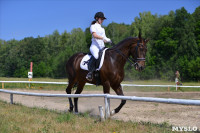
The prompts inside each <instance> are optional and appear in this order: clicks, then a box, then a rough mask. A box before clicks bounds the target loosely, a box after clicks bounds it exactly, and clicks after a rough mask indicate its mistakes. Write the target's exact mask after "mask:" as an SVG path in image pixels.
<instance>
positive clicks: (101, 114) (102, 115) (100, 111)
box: [99, 105, 105, 121]
mask: <svg viewBox="0 0 200 133" xmlns="http://www.w3.org/2000/svg"><path fill="white" fill-rule="evenodd" d="M99 113H100V118H101V121H105V118H104V113H103V107H102V106H101V105H99Z"/></svg>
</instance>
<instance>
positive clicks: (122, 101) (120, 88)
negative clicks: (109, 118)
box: [111, 85, 126, 115]
mask: <svg viewBox="0 0 200 133" xmlns="http://www.w3.org/2000/svg"><path fill="white" fill-rule="evenodd" d="M113 90H114V91H115V92H116V94H117V95H121V96H123V95H124V94H123V91H122V86H121V85H119V86H118V87H115V88H113ZM124 104H126V100H121V103H120V105H119V106H118V107H117V108H116V109H114V110H113V111H112V112H111V115H114V114H116V113H118V112H119V111H120V110H121V108H122V107H123V106H124Z"/></svg>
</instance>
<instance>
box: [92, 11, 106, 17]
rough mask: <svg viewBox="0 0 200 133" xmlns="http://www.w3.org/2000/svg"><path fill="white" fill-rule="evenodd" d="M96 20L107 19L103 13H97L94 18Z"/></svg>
mask: <svg viewBox="0 0 200 133" xmlns="http://www.w3.org/2000/svg"><path fill="white" fill-rule="evenodd" d="M96 18H103V19H106V17H105V16H104V14H103V12H97V13H96V14H95V16H94V19H96Z"/></svg>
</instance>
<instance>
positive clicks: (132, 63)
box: [115, 40, 145, 67]
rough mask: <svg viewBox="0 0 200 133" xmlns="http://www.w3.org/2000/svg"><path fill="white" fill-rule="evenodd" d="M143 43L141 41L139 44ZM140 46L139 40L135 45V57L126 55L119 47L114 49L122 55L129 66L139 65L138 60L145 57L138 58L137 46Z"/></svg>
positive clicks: (142, 59)
mask: <svg viewBox="0 0 200 133" xmlns="http://www.w3.org/2000/svg"><path fill="white" fill-rule="evenodd" d="M141 45H143V43H142V44H141ZM139 46H140V40H138V41H137V46H136V47H135V51H136V53H135V55H136V56H135V57H136V58H132V57H126V56H125V55H124V54H123V53H122V52H121V51H120V50H119V49H117V50H115V51H116V52H117V53H119V54H120V55H121V56H122V57H124V58H125V59H126V60H128V62H129V63H130V64H131V66H135V67H136V66H139V64H138V61H145V58H138V47H139Z"/></svg>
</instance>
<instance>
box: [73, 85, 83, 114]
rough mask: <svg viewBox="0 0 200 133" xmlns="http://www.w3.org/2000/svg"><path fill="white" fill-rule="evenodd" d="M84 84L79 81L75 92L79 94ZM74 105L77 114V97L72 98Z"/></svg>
mask: <svg viewBox="0 0 200 133" xmlns="http://www.w3.org/2000/svg"><path fill="white" fill-rule="evenodd" d="M84 86H85V82H81V83H79V84H78V87H77V90H76V92H75V94H81V92H82V91H83V87H84ZM74 106H75V113H76V114H78V98H74Z"/></svg>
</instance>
